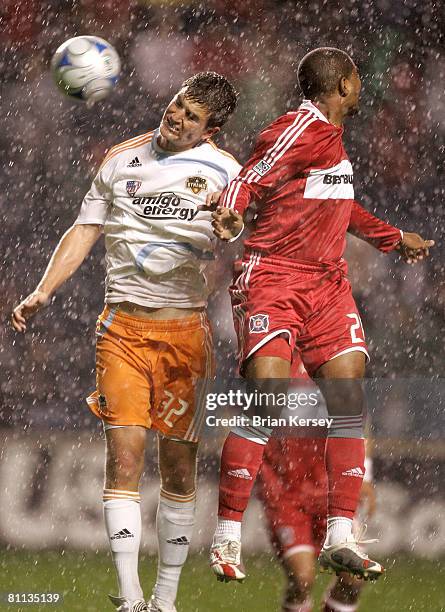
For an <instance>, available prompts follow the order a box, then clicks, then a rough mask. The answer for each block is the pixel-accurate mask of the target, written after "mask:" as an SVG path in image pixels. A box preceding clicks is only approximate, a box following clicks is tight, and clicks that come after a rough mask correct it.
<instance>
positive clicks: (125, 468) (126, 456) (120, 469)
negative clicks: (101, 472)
mask: <svg viewBox="0 0 445 612" xmlns="http://www.w3.org/2000/svg"><path fill="white" fill-rule="evenodd" d="M143 461H144V457H143V455H142V456H141V455H140V454H139V453H135V452H134V451H132V450H131V449H120V450H119V451H117V450H116V449H114V451H109V452H108V455H107V466H106V470H107V477H108V478H112V479H113V480H115V481H117V482H119V483H121V486H123V485H124V484H125V483H127V482H130V481H131V482H133V481H134V480H138V479H139V477H140V473H141V471H142V466H143Z"/></svg>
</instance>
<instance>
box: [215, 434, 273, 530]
mask: <svg viewBox="0 0 445 612" xmlns="http://www.w3.org/2000/svg"><path fill="white" fill-rule="evenodd" d="M265 448H266V447H265V445H264V444H258V443H257V442H252V441H251V440H247V439H246V438H241V437H240V436H237V435H236V434H234V433H232V432H230V433H229V435H228V436H227V438H226V441H225V442H224V446H223V450H222V454H221V469H220V478H219V508H218V516H220V517H222V518H225V519H228V520H231V521H242V520H243V514H244V511H245V509H246V508H247V504H248V503H249V498H250V493H251V492H252V488H253V485H254V482H255V478H256V475H257V473H258V470H259V469H260V465H261V461H262V459H263V453H264V449H265Z"/></svg>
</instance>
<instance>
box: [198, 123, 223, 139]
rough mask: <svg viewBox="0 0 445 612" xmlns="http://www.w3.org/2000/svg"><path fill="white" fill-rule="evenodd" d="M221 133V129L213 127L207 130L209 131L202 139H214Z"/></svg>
mask: <svg viewBox="0 0 445 612" xmlns="http://www.w3.org/2000/svg"><path fill="white" fill-rule="evenodd" d="M219 131H221V128H220V127H216V126H215V127H212V128H207V130H206V131H205V132H204V134H203V135H202V139H203V140H210V139H211V138H213V136H215V134H217V133H218V132H219Z"/></svg>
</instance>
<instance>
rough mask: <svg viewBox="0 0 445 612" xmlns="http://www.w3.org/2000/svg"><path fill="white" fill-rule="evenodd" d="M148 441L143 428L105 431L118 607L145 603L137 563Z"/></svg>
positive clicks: (107, 511)
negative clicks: (141, 491) (140, 483)
mask: <svg viewBox="0 0 445 612" xmlns="http://www.w3.org/2000/svg"><path fill="white" fill-rule="evenodd" d="M145 438H146V431H145V428H144V427H138V426H132V427H119V428H110V429H107V430H106V439H107V458H106V467H105V488H104V497H103V499H104V518H105V528H106V531H107V534H108V538H109V541H110V548H111V553H112V556H113V561H114V565H115V568H116V573H117V578H118V582H119V598H121V599H122V601H118V599H119V598H114V599H113V603H116V605H119V604H120V603H122V604H124V600H125V599H126V600H128V602H130V605H131V604H132V603H134V602H138V601H139V600H141V601H142V600H143V593H142V588H141V585H140V583H139V575H138V559H139V545H140V540H141V512H140V495H139V480H140V477H141V474H142V470H143V466H144V451H145ZM124 605H126V604H124ZM141 605H142V603H141ZM119 609H125V610H126V609H127V607H124V608H119ZM128 609H129V608H128ZM141 609H142V608H141Z"/></svg>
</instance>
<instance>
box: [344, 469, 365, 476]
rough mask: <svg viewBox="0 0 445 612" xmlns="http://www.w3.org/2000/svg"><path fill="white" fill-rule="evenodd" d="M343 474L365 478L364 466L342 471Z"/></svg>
mask: <svg viewBox="0 0 445 612" xmlns="http://www.w3.org/2000/svg"><path fill="white" fill-rule="evenodd" d="M341 475H342V476H355V477H356V478H363V476H364V473H363V470H362V468H359V467H355V468H351V469H350V470H346V472H342V473H341Z"/></svg>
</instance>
